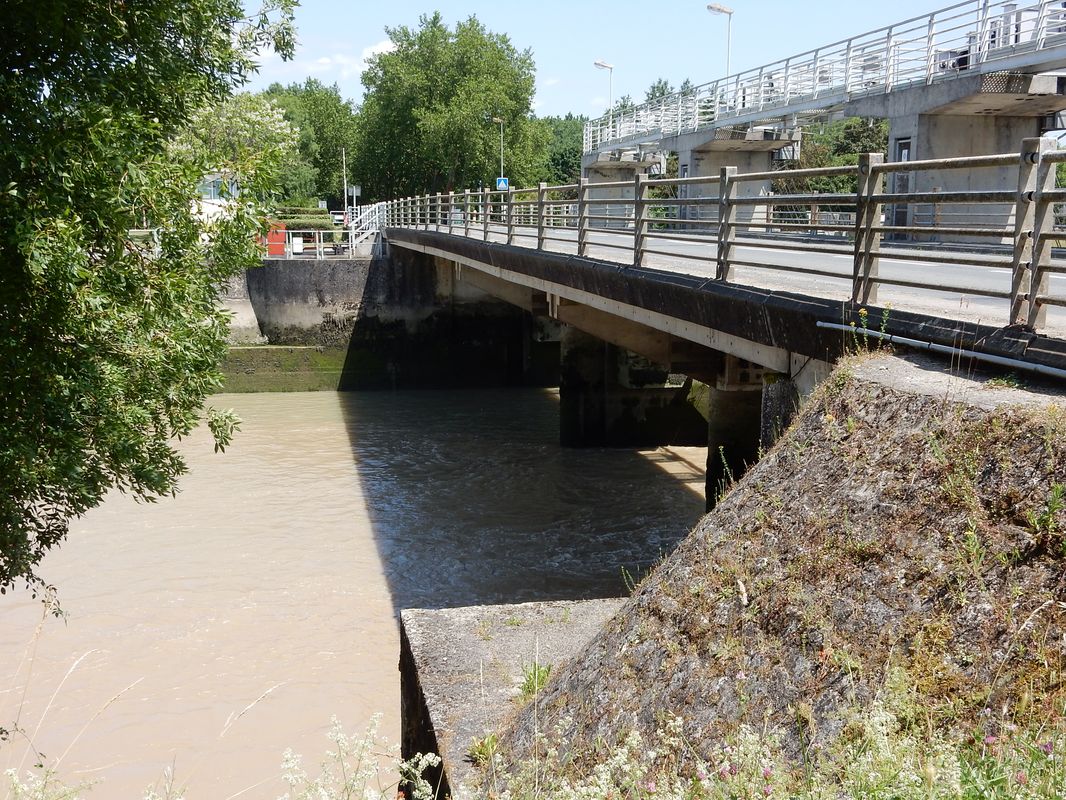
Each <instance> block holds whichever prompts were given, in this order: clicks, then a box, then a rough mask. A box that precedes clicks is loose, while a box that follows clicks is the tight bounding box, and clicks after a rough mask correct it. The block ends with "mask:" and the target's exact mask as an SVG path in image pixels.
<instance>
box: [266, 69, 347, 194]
mask: <svg viewBox="0 0 1066 800" xmlns="http://www.w3.org/2000/svg"><path fill="white" fill-rule="evenodd" d="M265 95H266V96H267V97H268V98H270V99H271V100H273V101H274V102H275V103H277V104H278V105H279V106H280V107H281V108H282V109H284V111H285V117H286V119H287V120H288V121H289V122H290V123H291V124H293V125H295V126H297V127H298V128H299V129H300V131H301V138H300V153H301V159H300V160H301V161H302V162H303V163H304V164H306V165H308V166H309V167H310V168H311V169H313V170H314V172H315V182H314V191H313V192H312V193H313V194H314V195H315V196H316V197H323V198H326V199H327V200H329V202H330V204H331V205H332V206H333V207H334V208H340V207H341V206H342V205H343V202H342V199H341V194H342V190H343V187H344V181H343V178H342V175H341V166H342V158H341V150H342V149H343V150H345V151H347V154H348V176H347V177H348V182H349V183H354V182H358V181H356V180H354V179H353V175H354V171H353V170H352V163H353V161H354V158H353V156H354V150H355V148H356V141H357V125H356V111H355V108H354V107H353V106H352V103H351V101H350V100H345V99H344V98H343V97H341V93H340V88H339V87H337V86H336V85H335V84H334V85H333V86H326V85H324V84H323V83H322V82H321V81H318V80H316V79H314V78H308V79H307V80H306V81H304V83H302V84H300V83H294V84H291V85H290V86H287V87H283V86H281V85H280V84H273V85H272V86H270V87H269V88H268V89H267V90H266V92H265ZM356 177H358V176H356Z"/></svg>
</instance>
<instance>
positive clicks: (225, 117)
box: [171, 92, 311, 200]
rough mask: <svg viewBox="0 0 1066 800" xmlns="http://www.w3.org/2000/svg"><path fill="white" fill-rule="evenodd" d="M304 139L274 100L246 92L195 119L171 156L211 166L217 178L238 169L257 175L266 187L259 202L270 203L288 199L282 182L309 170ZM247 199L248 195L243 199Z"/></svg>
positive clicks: (206, 109) (175, 141)
mask: <svg viewBox="0 0 1066 800" xmlns="http://www.w3.org/2000/svg"><path fill="white" fill-rule="evenodd" d="M298 138H299V134H298V133H297V131H296V130H295V129H294V128H293V126H292V125H290V124H289V123H288V122H287V121H286V120H285V116H284V113H283V112H282V110H281V109H280V108H278V107H277V106H276V105H275V104H274V103H273V102H271V100H269V99H268V98H266V97H264V96H262V95H253V94H248V93H247V92H245V93H241V94H237V95H234V96H232V97H229V98H227V99H226V100H224V101H223V102H222V103H220V104H218V105H213V106H206V107H204V108H202V109H201V110H200V111H198V112H197V113H196V114H194V115H193V117H192V119H191V120H190V121H189V124H188V126H187V127H186V128H185V130H184V131H182V132H181V133H179V134H178V135H177V137H175V139H174V141H173V142H172V144H171V153H172V154H173V155H174V156H175V157H178V158H180V159H182V160H183V161H187V162H192V163H195V164H203V165H206V167H207V170H208V172H211V173H220V172H224V171H226V170H232V169H235V168H236V165H241V167H240V168H241V169H243V170H245V171H248V170H250V169H251V170H255V171H256V172H257V174H258V176H259V177H258V179H257V180H256V181H255V184H256V185H257V186H260V187H262V189H261V190H260V196H259V197H257V198H256V199H258V200H269V199H271V198H272V197H273V196H274V195H275V194H281V195H282V196H285V188H284V187H282V188H280V189H279V186H281V185H282V184H281V182H282V176H284V175H287V174H291V173H293V172H299V171H300V170H302V169H303V167H304V165H303V164H302V163H301V160H300V153H299V150H298V145H297V143H298ZM264 177H269V180H263V178H264ZM248 188H249V189H250V188H251V187H248ZM307 188H311V187H307ZM263 189H265V192H264V191H262V190H263ZM247 194H248V192H247V191H245V192H242V196H247Z"/></svg>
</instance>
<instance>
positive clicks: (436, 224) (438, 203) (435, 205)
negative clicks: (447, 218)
mask: <svg viewBox="0 0 1066 800" xmlns="http://www.w3.org/2000/svg"><path fill="white" fill-rule="evenodd" d="M443 205H444V195H443V194H441V193H440V192H437V194H436V196H435V197H434V198H433V199H432V201H431V203H430V211H431V213H432V215H433V230H435V231H438V232H439V231H440V210H441V207H442V206H443Z"/></svg>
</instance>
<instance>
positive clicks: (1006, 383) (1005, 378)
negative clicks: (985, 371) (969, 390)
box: [985, 372, 1022, 389]
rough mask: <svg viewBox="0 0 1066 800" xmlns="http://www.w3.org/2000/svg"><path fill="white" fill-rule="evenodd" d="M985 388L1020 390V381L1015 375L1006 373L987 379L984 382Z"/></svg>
mask: <svg viewBox="0 0 1066 800" xmlns="http://www.w3.org/2000/svg"><path fill="white" fill-rule="evenodd" d="M985 386H987V387H989V388H990V389H1020V388H1022V380H1021V378H1019V377H1018V376H1017V375H1016V374H1015V373H1013V372H1008V373H1006V374H1004V375H997V376H996V377H994V378H989V379H988V380H987V381H985Z"/></svg>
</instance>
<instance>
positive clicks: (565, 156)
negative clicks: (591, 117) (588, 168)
mask: <svg viewBox="0 0 1066 800" xmlns="http://www.w3.org/2000/svg"><path fill="white" fill-rule="evenodd" d="M541 121H542V122H543V123H544V124H545V125H547V126H548V128H549V130H550V131H551V141H550V142H549V144H548V161H547V169H546V170H545V173H544V175H543V178H542V180H544V181H546V182H548V183H549V184H552V185H554V186H559V185H561V184H569V183H577V182H578V181H579V180H580V179H581V150H582V140H583V137H584V133H585V123H586V122H588V117H581V116H574V115H573V114H567V115H566V116H565V117H543V118H542V119H541Z"/></svg>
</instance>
